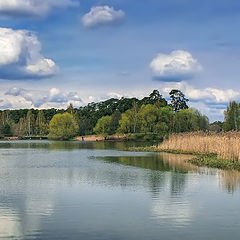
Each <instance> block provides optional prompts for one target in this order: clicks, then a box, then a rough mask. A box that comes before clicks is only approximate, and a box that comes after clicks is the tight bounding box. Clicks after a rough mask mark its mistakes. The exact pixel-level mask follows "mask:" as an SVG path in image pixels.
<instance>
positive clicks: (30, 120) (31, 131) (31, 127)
mask: <svg viewBox="0 0 240 240" xmlns="http://www.w3.org/2000/svg"><path fill="white" fill-rule="evenodd" d="M34 122H35V119H34V115H33V113H32V110H29V111H28V112H27V118H26V123H27V134H28V136H31V135H33V134H34Z"/></svg>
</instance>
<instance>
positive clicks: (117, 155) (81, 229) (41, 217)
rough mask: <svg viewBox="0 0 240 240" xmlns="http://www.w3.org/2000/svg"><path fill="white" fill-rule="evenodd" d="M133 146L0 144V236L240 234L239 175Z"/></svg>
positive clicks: (139, 238) (140, 239)
mask: <svg viewBox="0 0 240 240" xmlns="http://www.w3.org/2000/svg"><path fill="white" fill-rule="evenodd" d="M144 144H146V143H144ZM148 144H150V143H148ZM129 145H130V146H134V145H139V144H136V143H118V142H117V143H111V142H107V143H104V142H96V143H81V142H49V141H16V142H7V141H6V142H3V141H2V142H0V239H53V240H55V239H56V240H60V239H73V240H75V239H84V240H92V239H104V240H115V239H116V240H118V239H119V240H120V239H126V240H129V239H136V240H146V239H153V240H154V239H181V238H182V239H189V240H190V239H191V240H192V239H196V240H198V239H224V240H225V239H239V234H240V216H239V214H240V204H239V203H240V189H239V183H240V175H239V173H238V172H229V171H220V170H215V169H206V168H198V167H195V166H193V165H191V164H189V163H187V162H186V161H185V160H187V159H188V158H189V156H185V155H174V154H167V153H134V152H127V151H125V149H126V148H127V147H128V146H129Z"/></svg>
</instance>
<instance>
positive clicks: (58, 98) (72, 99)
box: [0, 87, 83, 108]
mask: <svg viewBox="0 0 240 240" xmlns="http://www.w3.org/2000/svg"><path fill="white" fill-rule="evenodd" d="M19 100H21V102H22V104H21V107H20V108H25V107H33V108H50V107H56V108H65V107H67V106H68V105H69V104H70V103H73V105H74V106H76V107H79V106H81V105H82V104H83V102H82V99H81V98H80V97H79V95H78V93H77V92H62V91H60V90H59V89H57V88H51V89H50V90H49V91H40V90H27V89H23V88H18V87H13V88H10V89H9V90H8V91H7V92H5V98H4V100H3V101H2V102H0V107H2V106H5V105H6V104H7V105H10V108H12V107H11V106H14V104H15V101H19ZM13 101H14V102H13ZM10 103H13V104H12V105H11V104H10ZM18 106H19V104H18ZM18 108H19V107H18Z"/></svg>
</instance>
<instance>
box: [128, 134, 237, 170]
mask: <svg viewBox="0 0 240 240" xmlns="http://www.w3.org/2000/svg"><path fill="white" fill-rule="evenodd" d="M130 150H132V151H144V152H169V153H175V154H192V155H195V157H193V158H192V159H190V160H188V161H189V162H190V163H192V164H194V165H197V166H206V167H211V168H220V169H228V170H230V169H231V170H238V171H240V132H227V133H214V132H192V133H180V134H173V135H171V136H170V137H169V138H168V139H165V140H164V141H163V142H162V143H161V144H159V145H157V146H152V147H141V148H131V149H130Z"/></svg>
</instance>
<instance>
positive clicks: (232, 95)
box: [163, 82, 240, 104]
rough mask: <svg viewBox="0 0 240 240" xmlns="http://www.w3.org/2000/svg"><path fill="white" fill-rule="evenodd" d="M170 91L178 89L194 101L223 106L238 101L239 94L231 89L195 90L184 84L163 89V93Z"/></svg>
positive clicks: (173, 84)
mask: <svg viewBox="0 0 240 240" xmlns="http://www.w3.org/2000/svg"><path fill="white" fill-rule="evenodd" d="M172 89H179V90H181V91H183V92H184V94H185V95H186V96H187V97H188V98H189V99H190V100H194V101H200V100H201V101H204V102H207V103H216V104H225V103H228V102H230V101H231V100H234V99H240V92H239V91H235V90H233V89H218V88H202V89H201V88H196V87H193V86H191V85H189V84H188V83H186V82H179V83H167V84H166V85H165V87H164V88H163V91H164V92H165V93H169V92H170V91H171V90H172Z"/></svg>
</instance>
